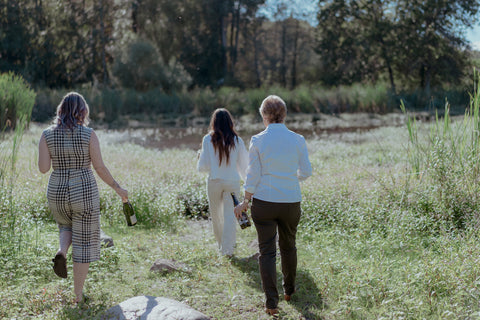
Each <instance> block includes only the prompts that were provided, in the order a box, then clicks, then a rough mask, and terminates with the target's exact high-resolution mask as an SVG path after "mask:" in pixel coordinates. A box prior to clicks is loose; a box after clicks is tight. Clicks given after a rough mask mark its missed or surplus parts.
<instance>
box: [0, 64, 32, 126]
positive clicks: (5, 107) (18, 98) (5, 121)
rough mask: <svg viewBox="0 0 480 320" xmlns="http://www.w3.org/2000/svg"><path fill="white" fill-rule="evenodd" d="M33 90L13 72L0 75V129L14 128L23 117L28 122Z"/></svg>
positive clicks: (30, 113)
mask: <svg viewBox="0 0 480 320" xmlns="http://www.w3.org/2000/svg"><path fill="white" fill-rule="evenodd" d="M34 103H35V92H34V91H33V90H32V89H30V86H29V85H28V84H27V83H26V82H25V80H24V79H23V78H22V77H21V76H18V75H15V74H14V73H13V72H8V73H4V74H1V75H0V129H4V128H6V127H9V128H15V126H16V124H17V121H18V120H19V119H20V118H22V117H24V118H25V120H26V121H27V123H28V122H30V118H31V115H32V108H33V105H34Z"/></svg>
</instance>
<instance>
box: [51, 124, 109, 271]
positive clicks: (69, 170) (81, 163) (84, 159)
mask: <svg viewBox="0 0 480 320" xmlns="http://www.w3.org/2000/svg"><path fill="white" fill-rule="evenodd" d="M91 134H92V129H91V128H87V127H84V126H77V127H75V128H74V129H72V130H69V129H55V128H54V127H52V128H49V129H47V130H45V131H43V135H44V136H45V139H46V141H47V146H48V151H49V152H50V157H51V159H52V168H53V172H52V174H51V175H50V180H49V182H48V190H47V199H48V206H49V207H50V210H51V211H52V214H53V217H54V218H55V221H56V222H57V224H58V225H59V227H67V228H71V229H72V249H73V252H72V258H73V262H80V263H88V262H92V261H96V260H98V259H100V199H99V195H98V188H97V183H96V181H95V177H94V175H93V172H92V169H91V159H90V136H91Z"/></svg>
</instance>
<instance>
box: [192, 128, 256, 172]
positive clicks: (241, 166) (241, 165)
mask: <svg viewBox="0 0 480 320" xmlns="http://www.w3.org/2000/svg"><path fill="white" fill-rule="evenodd" d="M247 165H248V152H247V149H246V148H245V143H244V142H243V140H242V138H240V137H237V138H236V139H235V148H232V149H231V150H230V160H229V162H228V164H227V163H226V161H225V159H224V160H223V161H222V164H221V165H220V164H219V157H218V154H216V153H215V149H214V148H213V143H212V137H211V135H210V134H207V135H206V136H204V137H203V140H202V150H201V151H200V157H199V159H198V162H197V169H198V171H201V172H208V173H209V176H208V178H209V179H224V180H235V181H240V178H242V179H243V180H245V171H246V169H247Z"/></svg>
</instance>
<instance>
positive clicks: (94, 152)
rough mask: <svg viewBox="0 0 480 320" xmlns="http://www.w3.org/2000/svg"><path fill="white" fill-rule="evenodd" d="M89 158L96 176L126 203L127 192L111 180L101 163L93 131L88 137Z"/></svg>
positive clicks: (100, 155) (98, 144) (98, 146)
mask: <svg viewBox="0 0 480 320" xmlns="http://www.w3.org/2000/svg"><path fill="white" fill-rule="evenodd" d="M90 157H91V159H92V165H93V168H94V169H95V171H96V172H97V174H98V176H99V177H100V178H101V179H102V180H103V181H104V182H105V183H106V184H108V185H109V186H110V187H112V189H113V190H115V191H116V192H117V194H118V195H119V196H120V197H121V198H122V200H123V201H127V199H128V192H127V190H125V189H122V188H121V187H120V185H119V184H118V183H117V182H116V181H115V179H113V176H112V175H111V173H110V171H109V170H108V168H107V167H106V166H105V164H104V163H103V159H102V153H101V151H100V142H99V141H98V137H97V135H96V134H95V131H92V135H91V137H90Z"/></svg>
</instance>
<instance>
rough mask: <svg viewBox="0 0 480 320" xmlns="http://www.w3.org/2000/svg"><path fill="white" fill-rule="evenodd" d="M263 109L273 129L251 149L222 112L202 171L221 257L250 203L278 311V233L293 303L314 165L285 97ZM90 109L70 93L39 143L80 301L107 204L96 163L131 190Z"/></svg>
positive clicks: (267, 285)
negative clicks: (107, 157)
mask: <svg viewBox="0 0 480 320" xmlns="http://www.w3.org/2000/svg"><path fill="white" fill-rule="evenodd" d="M259 111H260V114H261V116H262V119H263V123H264V125H265V127H266V129H265V130H264V131H262V132H260V133H259V134H257V135H254V136H253V137H252V138H251V141H250V148H249V151H248V152H247V149H246V148H245V144H244V142H243V140H242V138H240V136H239V135H238V133H237V132H236V130H235V126H234V122H233V119H232V116H231V114H230V113H229V112H228V110H226V109H224V108H219V109H216V110H215V111H214V113H213V115H212V117H211V121H210V127H209V132H208V134H207V135H205V136H204V137H203V140H202V149H201V151H200V153H199V158H198V162H197V169H198V170H199V171H203V172H208V179H207V193H208V203H209V208H210V215H211V220H212V226H213V233H214V236H215V239H216V241H217V243H218V249H219V252H220V253H221V254H222V255H225V256H228V257H231V256H232V255H233V254H234V249H235V243H236V229H237V222H236V219H235V218H240V217H241V214H242V212H244V211H246V210H248V209H249V207H250V204H251V214H252V219H253V222H254V224H255V228H256V231H257V238H258V243H259V252H260V256H259V269H260V276H261V282H262V288H263V291H264V293H265V310H266V312H267V313H268V314H271V315H276V314H278V302H279V294H278V289H277V285H276V280H277V278H276V250H277V248H276V239H277V233H278V243H279V247H280V255H281V270H282V274H283V291H284V298H285V300H287V301H289V300H290V299H291V296H292V295H293V294H294V293H295V290H296V289H295V278H296V271H297V248H296V232H297V225H298V223H299V220H300V215H301V208H300V202H301V199H302V196H301V191H300V184H299V181H302V180H304V179H306V178H308V177H309V176H310V175H311V174H312V168H311V165H310V161H309V158H308V151H307V146H306V143H305V139H304V138H303V136H301V135H299V134H296V133H294V132H292V131H290V130H288V129H287V127H286V126H285V124H284V121H285V117H286V114H287V108H286V104H285V102H284V101H283V100H282V99H281V98H280V97H278V96H268V97H267V98H265V100H264V101H263V102H262V104H261V106H260V109H259ZM88 114H89V108H88V105H87V103H86V102H85V100H84V98H83V97H82V96H81V95H80V94H78V93H74V92H72V93H69V94H67V95H66V96H65V97H64V98H63V100H62V102H61V103H60V105H59V106H58V108H57V116H56V118H55V122H54V125H53V126H51V127H50V128H48V129H46V130H44V131H43V133H42V136H41V138H40V143H39V159H38V167H39V169H40V171H41V172H42V173H47V172H48V171H49V170H50V168H53V171H52V173H51V175H50V179H49V183H48V190H47V199H48V205H49V207H50V210H51V212H52V214H53V217H54V218H55V220H56V222H57V225H58V228H59V242H60V246H59V249H58V251H57V253H56V255H55V258H54V259H53V262H54V266H53V268H54V272H55V273H56V274H57V275H58V276H60V277H62V278H66V277H67V275H68V272H67V263H66V257H67V252H68V250H69V248H70V246H72V248H73V249H72V260H73V278H74V292H75V296H76V299H75V301H76V302H81V301H82V299H83V285H84V282H85V279H86V276H87V273H88V269H89V265H90V263H91V262H93V261H96V260H98V259H99V258H100V201H99V194H98V189H97V184H96V181H95V177H94V175H93V172H92V170H91V165H93V167H94V169H95V170H96V172H97V174H98V176H99V177H100V178H101V179H102V180H103V181H104V182H105V183H107V184H108V185H109V186H110V187H112V188H113V189H114V190H115V191H116V192H117V194H118V195H119V196H120V197H121V198H122V200H123V201H126V200H127V199H128V192H127V190H125V189H123V188H121V187H120V186H119V184H118V183H117V182H116V181H115V180H114V178H113V177H112V175H111V174H110V172H109V170H108V169H107V167H106V166H105V164H104V163H103V160H102V155H101V151H100V145H99V141H98V138H97V136H96V134H95V132H94V131H93V130H92V129H91V128H89V127H87V125H88ZM241 179H242V180H243V181H244V188H245V198H244V200H243V202H242V203H240V204H239V205H237V206H236V207H234V205H233V201H232V197H231V193H232V192H234V193H236V194H237V195H239V194H240V181H241Z"/></svg>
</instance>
